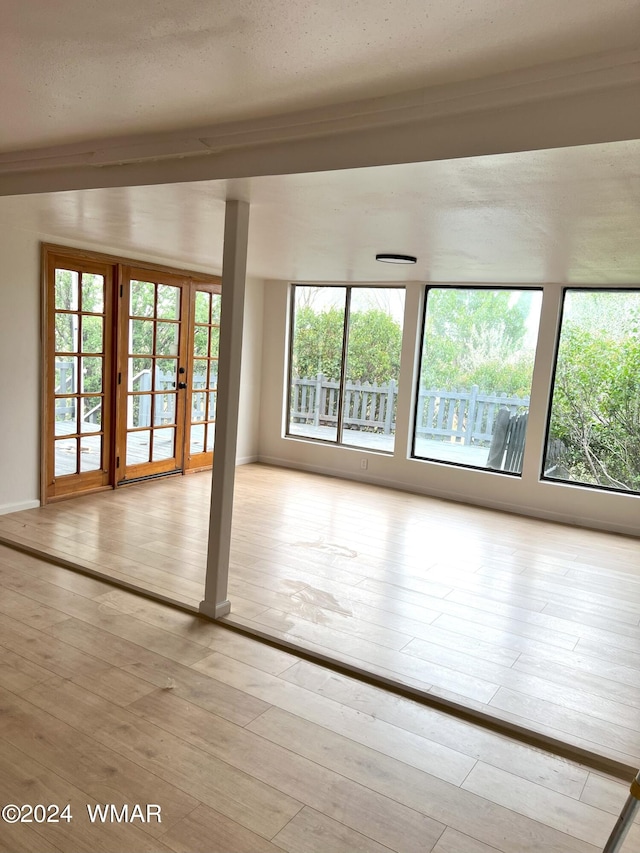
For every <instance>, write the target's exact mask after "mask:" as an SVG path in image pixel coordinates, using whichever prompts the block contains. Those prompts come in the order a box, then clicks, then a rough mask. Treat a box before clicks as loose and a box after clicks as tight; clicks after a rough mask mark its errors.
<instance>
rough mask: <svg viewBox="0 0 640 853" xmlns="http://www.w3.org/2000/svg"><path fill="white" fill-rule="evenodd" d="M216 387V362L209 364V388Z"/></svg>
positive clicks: (215, 360)
mask: <svg viewBox="0 0 640 853" xmlns="http://www.w3.org/2000/svg"><path fill="white" fill-rule="evenodd" d="M217 387H218V360H217V359H214V360H213V361H211V362H209V388H217Z"/></svg>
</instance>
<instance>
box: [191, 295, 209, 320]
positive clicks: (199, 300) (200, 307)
mask: <svg viewBox="0 0 640 853" xmlns="http://www.w3.org/2000/svg"><path fill="white" fill-rule="evenodd" d="M210 304H211V294H210V293H203V292H202V291H201V290H198V291H196V316H195V321H196V323H208V322H209V310H210V308H209V306H210Z"/></svg>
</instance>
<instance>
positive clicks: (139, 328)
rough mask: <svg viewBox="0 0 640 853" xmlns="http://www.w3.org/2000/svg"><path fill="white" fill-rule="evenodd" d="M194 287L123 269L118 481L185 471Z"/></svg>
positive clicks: (176, 279) (179, 280)
mask: <svg viewBox="0 0 640 853" xmlns="http://www.w3.org/2000/svg"><path fill="white" fill-rule="evenodd" d="M189 295H190V283H189V280H188V279H186V280H185V279H183V278H180V277H178V276H174V275H171V274H168V273H160V272H152V271H150V270H147V269H136V268H135V267H129V266H124V267H123V268H122V278H121V295H120V324H121V325H120V357H119V363H118V383H119V384H118V409H117V411H118V447H117V459H116V467H117V482H118V483H123V482H126V481H129V480H137V479H139V478H141V477H152V476H157V475H158V474H167V473H170V472H180V471H183V470H184V457H185V452H184V451H185V433H184V430H185V412H186V396H187V390H188V384H187V369H188V363H189V358H188V338H189V334H188V332H189V325H188V319H189V309H190V305H189Z"/></svg>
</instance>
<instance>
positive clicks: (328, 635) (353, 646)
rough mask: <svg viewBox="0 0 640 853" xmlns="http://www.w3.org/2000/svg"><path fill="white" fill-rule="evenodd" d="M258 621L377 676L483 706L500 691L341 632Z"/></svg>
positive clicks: (268, 618) (280, 619)
mask: <svg viewBox="0 0 640 853" xmlns="http://www.w3.org/2000/svg"><path fill="white" fill-rule="evenodd" d="M255 621H256V622H257V623H258V624H259V625H266V626H268V627H269V628H274V629H276V630H278V631H279V632H280V633H281V636H283V637H285V638H288V639H289V640H291V639H293V638H298V639H299V640H303V641H304V642H305V643H306V642H310V643H314V644H315V645H316V647H321V648H323V649H324V650H325V653H333V654H335V653H336V652H338V653H341V654H343V653H344V651H345V650H347V654H348V655H349V657H351V658H352V659H356V660H357V661H359V662H361V663H364V664H369V665H370V667H372V669H373V671H374V672H375V671H384V672H385V674H387V673H393V674H394V675H395V676H396V677H399V678H400V680H401V681H402V680H404V679H411V680H412V682H420V683H422V684H423V685H427V686H429V685H432V684H437V685H438V686H441V687H445V688H448V689H452V690H457V691H458V692H459V693H460V694H461V695H465V696H469V697H470V698H472V699H479V700H480V701H483V702H488V701H489V700H490V699H491V697H492V696H493V695H494V693H495V692H496V690H497V688H498V685H497V684H495V683H493V682H492V681H490V680H489V679H488V678H487V679H485V678H482V677H478V676H475V675H472V674H469V673H464V672H460V671H459V670H457V669H452V668H451V667H450V666H447V665H446V664H445V665H442V664H440V663H439V662H438V663H437V664H434V663H433V662H432V661H425V660H421V659H420V658H416V657H413V656H411V655H403V654H402V652H397V651H392V650H388V649H385V648H383V647H382V646H379V645H377V644H376V643H372V642H368V641H367V640H361V639H354V638H352V637H349V636H348V635H346V634H342V633H338V632H327V631H324V630H323V629H322V627H319V626H316V625H313V624H312V623H310V622H306V621H305V620H301V619H296V618H295V617H293V616H289V615H287V614H285V613H280V612H278V611H267V612H266V613H261V614H260V615H259V616H257V617H256V620H255ZM479 668H482V667H481V666H480V667H479Z"/></svg>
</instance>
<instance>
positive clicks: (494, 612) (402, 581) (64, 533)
mask: <svg viewBox="0 0 640 853" xmlns="http://www.w3.org/2000/svg"><path fill="white" fill-rule="evenodd" d="M209 489H210V475H208V474H198V475H191V476H187V477H179V478H172V479H166V480H162V481H156V482H153V483H143V484H137V485H134V486H131V487H128V488H126V489H120V490H118V491H117V492H115V493H111V492H105V493H100V494H97V495H93V496H89V497H86V498H81V499H76V500H71V501H66V502H62V503H57V504H51V505H49V506H47V507H45V508H42V509H38V510H28V511H26V512H22V513H19V514H14V515H6V516H2V517H0V536H4V537H10V538H14V539H15V540H16V541H18V542H22V543H25V544H27V543H29V544H31V545H34V546H38V547H41V548H42V549H43V550H45V551H47V552H48V553H51V554H53V555H54V556H57V557H60V558H64V559H68V560H74V561H77V562H78V563H80V564H82V565H85V566H86V567H88V568H90V569H93V570H96V571H100V572H103V573H105V574H107V575H110V576H112V577H113V578H115V579H117V580H120V581H126V582H129V583H134V584H137V585H139V586H141V587H145V588H148V589H150V590H152V591H154V592H156V593H158V594H161V595H165V596H169V597H172V598H174V599H176V600H179V601H181V602H184V603H187V604H192V605H197V603H198V602H199V600H200V599H201V597H202V588H203V577H204V563H205V552H206V544H205V538H206V524H207V516H208V505H209ZM57 571H58V570H56V569H51V572H53V573H54V574H55V573H56V572H57ZM230 598H231V601H232V617H233V618H234V619H235V620H236V621H238V622H241V623H243V624H245V625H247V626H250V627H254V628H256V629H258V630H262V631H267V632H270V633H272V634H273V635H274V636H276V637H281V638H284V639H286V640H290V641H291V640H293V641H294V642H298V643H300V644H301V645H303V646H304V647H306V648H308V649H311V650H316V651H319V652H321V653H323V654H328V655H331V656H334V657H337V658H340V659H342V660H344V661H346V662H348V663H351V664H353V665H356V666H359V667H362V668H364V669H367V670H369V671H372V672H376V673H379V674H381V675H383V676H386V677H393V678H394V679H396V680H398V681H400V682H403V683H405V684H408V685H411V686H417V687H420V688H422V689H423V690H426V691H430V692H432V693H434V694H437V695H440V696H444V697H447V698H451V699H452V700H454V701H457V702H461V703H463V704H466V705H467V706H470V707H473V708H477V709H479V710H482V711H488V712H490V713H494V714H496V715H497V716H499V717H501V718H503V719H505V720H508V721H512V722H515V723H518V724H523V725H528V726H530V727H533V728H534V729H536V730H537V731H540V732H542V733H544V734H548V735H549V736H550V737H554V738H558V739H560V740H564V741H566V742H569V743H572V744H575V745H577V746H581V747H584V748H585V749H588V750H592V751H596V752H599V753H600V754H603V755H606V756H609V757H611V758H613V759H616V760H619V761H623V762H626V763H629V764H632V765H634V766H640V732H639V728H640V726H639V723H640V652H639V650H640V541H638V540H636V539H631V538H628V537H624V536H619V535H614V534H605V533H600V532H594V531H586V530H579V529H575V528H571V527H567V526H563V525H556V524H551V523H547V522H542V521H537V520H532V519H525V518H521V517H517V516H509V515H505V514H503V513H499V512H494V511H490V510H485V509H478V508H473V507H467V506H463V505H458V504H454V503H448V502H445V501H440V500H435V499H431V498H424V497H419V496H415V495H410V494H405V493H401V492H396V491H392V490H387V489H382V488H378V487H374V486H368V485H364V484H359V483H353V482H348V481H343V480H337V479H332V478H327V477H321V476H317V475H312V474H307V473H302V472H296V471H287V470H283V469H277V468H272V467H268V466H263V465H249V466H243V467H241V468H239V469H238V471H237V488H236V498H235V515H234V530H233V541H232V566H231V577H230ZM296 673H297V675H296V677H295V681H296V683H297V685H298V686H299V687H303V688H304V689H305V690H311V691H312V692H317V693H320V694H322V695H323V696H334V697H335V698H337V699H339V698H340V696H341V691H342V688H341V686H340V684H341V682H340V679H336V677H334V676H332V675H327V674H323V672H322V671H321V670H318V669H316V668H314V667H309V666H308V665H306V664H305V665H304V666H301V667H299V668H298V669H297V670H296ZM365 693H366V691H365ZM390 701H391V700H390ZM354 702H356V700H355V699H354ZM356 704H357V702H356ZM392 704H393V703H392ZM449 745H452V742H450V743H449Z"/></svg>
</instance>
